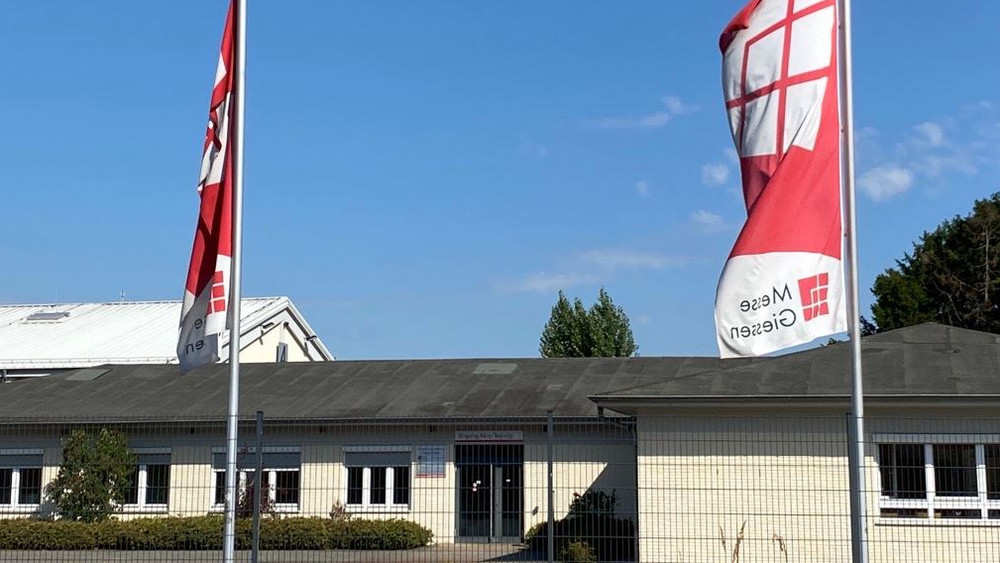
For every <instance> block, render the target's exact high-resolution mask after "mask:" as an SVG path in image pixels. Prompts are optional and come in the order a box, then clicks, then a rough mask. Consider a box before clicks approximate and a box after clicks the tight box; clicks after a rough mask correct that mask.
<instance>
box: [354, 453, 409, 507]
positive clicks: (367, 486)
mask: <svg viewBox="0 0 1000 563" xmlns="http://www.w3.org/2000/svg"><path fill="white" fill-rule="evenodd" d="M344 466H345V468H346V469H347V490H346V494H345V495H344V498H346V499H347V503H346V504H347V506H348V507H384V506H387V507H395V508H408V507H409V505H410V448H409V447H403V446H400V447H363V446H362V447H358V446H346V447H345V448H344Z"/></svg>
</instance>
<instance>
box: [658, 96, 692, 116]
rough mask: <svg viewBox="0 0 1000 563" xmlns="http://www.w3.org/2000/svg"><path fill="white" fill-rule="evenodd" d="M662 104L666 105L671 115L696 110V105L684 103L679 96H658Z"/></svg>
mask: <svg viewBox="0 0 1000 563" xmlns="http://www.w3.org/2000/svg"><path fill="white" fill-rule="evenodd" d="M660 101H661V102H663V105H665V106H667V111H668V112H670V114H671V115H684V114H685V113H693V112H696V111H698V109H699V108H698V106H696V105H693V104H688V103H685V102H684V101H682V100H681V99H680V97H679V96H663V97H662V98H660Z"/></svg>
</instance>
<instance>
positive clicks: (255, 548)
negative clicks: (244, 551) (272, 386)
mask: <svg viewBox="0 0 1000 563" xmlns="http://www.w3.org/2000/svg"><path fill="white" fill-rule="evenodd" d="M263 488H264V411H257V465H256V471H254V488H253V541H252V544H253V545H252V546H251V552H250V561H251V563H257V557H258V555H260V501H261V495H262V494H263V492H262V490H261V489H263Z"/></svg>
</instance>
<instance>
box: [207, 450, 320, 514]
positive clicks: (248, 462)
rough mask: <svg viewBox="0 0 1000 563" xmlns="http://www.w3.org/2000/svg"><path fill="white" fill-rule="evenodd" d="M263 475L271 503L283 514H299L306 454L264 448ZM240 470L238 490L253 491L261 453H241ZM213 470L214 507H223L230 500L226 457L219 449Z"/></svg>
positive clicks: (213, 463) (265, 489) (213, 457)
mask: <svg viewBox="0 0 1000 563" xmlns="http://www.w3.org/2000/svg"><path fill="white" fill-rule="evenodd" d="M261 457H262V461H263V464H262V465H263V471H262V472H261V477H262V479H261V482H262V484H263V488H262V490H264V491H267V495H268V499H269V500H270V501H271V503H272V504H274V505H275V508H277V509H279V510H298V505H299V497H300V481H299V473H300V468H301V465H302V454H301V452H300V450H299V449H298V448H280V447H278V448H264V451H263V453H262V456H261ZM236 467H237V468H238V469H239V477H238V482H237V488H238V490H241V491H249V490H252V489H251V487H253V486H254V484H255V482H256V479H255V478H254V474H255V473H256V472H257V469H256V468H257V453H256V451H254V450H246V451H240V452H238V453H237V454H236ZM212 469H213V470H214V471H215V495H214V496H213V504H214V505H216V506H222V505H223V504H225V499H226V453H225V451H224V449H222V448H219V449H217V450H216V451H215V452H214V453H213V455H212Z"/></svg>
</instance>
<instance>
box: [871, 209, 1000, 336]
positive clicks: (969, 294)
mask: <svg viewBox="0 0 1000 563" xmlns="http://www.w3.org/2000/svg"><path fill="white" fill-rule="evenodd" d="M872 293H874V294H875V303H874V304H873V305H872V318H873V320H874V322H875V325H877V326H878V330H880V331H884V330H892V329H895V328H902V327H905V326H911V325H914V324H918V323H922V322H927V321H935V322H940V323H944V324H949V325H953V326H958V327H963V328H970V329H974V330H982V331H987V332H993V333H1000V307H998V304H1000V194H993V195H992V196H990V197H989V198H986V199H982V200H979V201H977V202H976V203H975V204H974V206H973V208H972V212H971V213H970V214H969V215H968V216H965V217H960V216H956V217H954V218H952V219H950V220H947V221H945V222H943V223H941V224H940V225H938V227H937V228H936V229H934V230H933V231H931V232H925V233H924V234H923V235H921V237H920V240H919V241H918V242H916V243H914V245H913V251H912V252H911V253H907V254H904V255H903V258H902V259H900V260H897V261H896V266H895V267H894V268H889V269H887V270H886V271H885V272H883V273H882V274H880V275H879V276H878V277H877V278H875V284H874V285H873V287H872Z"/></svg>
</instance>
